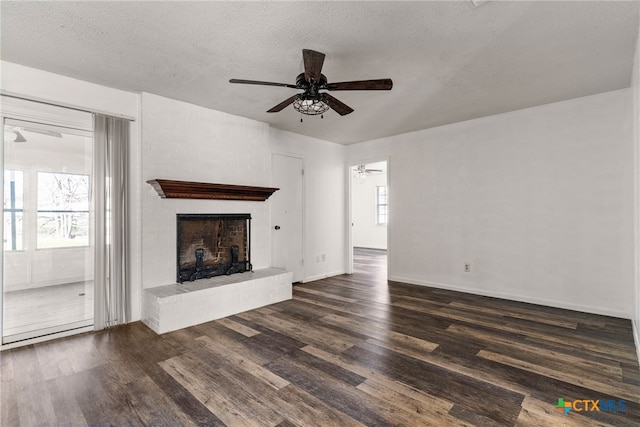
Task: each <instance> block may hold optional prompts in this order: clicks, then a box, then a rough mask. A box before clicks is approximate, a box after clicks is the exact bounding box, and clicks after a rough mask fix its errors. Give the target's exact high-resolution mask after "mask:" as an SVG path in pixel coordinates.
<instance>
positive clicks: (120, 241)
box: [93, 114, 131, 329]
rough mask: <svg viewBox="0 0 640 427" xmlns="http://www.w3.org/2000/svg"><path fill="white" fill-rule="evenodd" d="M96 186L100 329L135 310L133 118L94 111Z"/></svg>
mask: <svg viewBox="0 0 640 427" xmlns="http://www.w3.org/2000/svg"><path fill="white" fill-rule="evenodd" d="M93 129H94V144H95V146H94V147H95V148H94V177H95V178H94V191H95V199H94V200H95V239H94V241H95V281H96V283H95V313H94V317H95V319H94V325H95V329H104V328H109V327H111V326H115V325H119V324H123V323H127V322H128V321H129V315H130V312H131V310H130V301H129V283H130V280H129V269H128V265H127V257H128V252H129V249H128V242H129V239H128V238H127V233H128V229H127V228H128V227H127V224H128V218H129V207H128V203H127V185H128V179H127V174H128V173H127V171H128V161H127V159H128V157H127V151H128V146H129V121H128V120H125V119H119V118H116V117H110V116H104V115H101V114H94V115H93Z"/></svg>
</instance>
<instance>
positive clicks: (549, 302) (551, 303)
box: [389, 276, 631, 319]
mask: <svg viewBox="0 0 640 427" xmlns="http://www.w3.org/2000/svg"><path fill="white" fill-rule="evenodd" d="M389 280H391V281H393V282H402V283H409V284H411V285H419V286H430V287H433V288H440V289H448V290H451V291H458V292H466V293H468V294H474V295H482V296H485V297H493V298H502V299H507V300H511V301H519V302H526V303H530V304H539V305H545V306H548V307H555V308H563V309H566V310H574V311H582V312H585V313H592V314H600V315H603V316H611V317H619V318H622V319H630V318H631V316H629V313H626V312H624V311H622V310H611V309H607V308H602V307H593V306H587V305H582V304H574V303H570V302H564V301H556V300H553V299H546V298H535V297H529V296H523V295H515V294H508V293H504V292H494V291H487V290H484V289H475V288H468V287H465V286H457V285H449V284H446V283H437V282H427V281H422V280H416V279H411V278H408V277H400V276H393V277H391V276H390V277H389Z"/></svg>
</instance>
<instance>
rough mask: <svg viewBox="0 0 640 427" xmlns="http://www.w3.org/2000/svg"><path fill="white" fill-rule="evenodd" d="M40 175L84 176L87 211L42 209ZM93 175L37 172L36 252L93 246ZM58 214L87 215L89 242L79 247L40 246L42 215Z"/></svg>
mask: <svg viewBox="0 0 640 427" xmlns="http://www.w3.org/2000/svg"><path fill="white" fill-rule="evenodd" d="M40 174H49V175H73V176H84V177H86V178H87V209H86V210H76V209H40V206H39V204H40V191H42V189H41V188H40ZM91 178H92V176H91V174H87V173H74V172H72V173H67V172H54V171H37V172H36V209H35V213H36V222H35V224H36V228H35V234H36V235H35V239H36V250H58V249H74V248H86V247H89V246H91V193H92V187H91V186H92V182H91ZM56 213H69V214H74V213H77V214H86V215H87V240H86V243H82V244H78V245H65V246H44V247H42V246H40V232H39V227H40V226H39V220H40V214H56Z"/></svg>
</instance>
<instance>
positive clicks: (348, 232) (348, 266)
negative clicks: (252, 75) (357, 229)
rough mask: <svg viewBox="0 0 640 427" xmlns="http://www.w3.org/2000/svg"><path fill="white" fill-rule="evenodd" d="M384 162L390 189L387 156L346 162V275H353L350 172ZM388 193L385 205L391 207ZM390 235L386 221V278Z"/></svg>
mask: <svg viewBox="0 0 640 427" xmlns="http://www.w3.org/2000/svg"><path fill="white" fill-rule="evenodd" d="M377 162H386V164H387V188H391V173H390V171H391V164H390V163H391V162H390V160H389V156H384V157H370V158H367V159H362V160H349V161H347V162H346V166H345V167H346V174H345V176H346V179H347V221H346V224H345V225H346V228H347V229H346V235H347V248H346V255H347V257H346V269H345V271H346V273H347V274H353V207H352V203H353V179H352V176H351V175H352V174H351V170H352V169H353V168H354V167H357V166H358V165H361V164H368V163H377ZM389 194H390V192H387V203H388V204H389V206H391V201H390V200H391V197H390V196H389ZM387 212H388V211H387ZM390 235H391V223H390V222H389V221H387V277H389V264H390V263H389V260H390V259H391V251H390V250H389V236H390Z"/></svg>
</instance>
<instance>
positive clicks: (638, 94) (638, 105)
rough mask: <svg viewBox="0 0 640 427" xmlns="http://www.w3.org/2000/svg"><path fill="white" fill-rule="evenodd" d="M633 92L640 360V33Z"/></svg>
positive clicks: (638, 343)
mask: <svg viewBox="0 0 640 427" xmlns="http://www.w3.org/2000/svg"><path fill="white" fill-rule="evenodd" d="M631 90H632V92H633V118H634V138H633V140H634V147H635V152H634V156H633V157H634V160H635V168H634V169H635V179H634V182H635V183H636V187H635V199H634V200H635V244H636V245H635V256H634V258H635V262H636V264H635V297H634V301H635V312H634V318H633V326H634V337H635V340H636V351H637V352H638V360H640V259H639V258H640V32H639V34H638V40H637V42H636V54H635V56H634V60H633V74H632V76H631Z"/></svg>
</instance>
